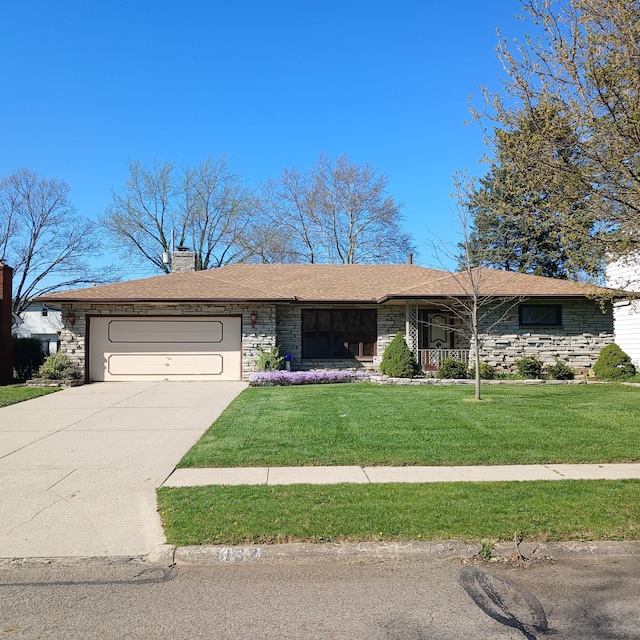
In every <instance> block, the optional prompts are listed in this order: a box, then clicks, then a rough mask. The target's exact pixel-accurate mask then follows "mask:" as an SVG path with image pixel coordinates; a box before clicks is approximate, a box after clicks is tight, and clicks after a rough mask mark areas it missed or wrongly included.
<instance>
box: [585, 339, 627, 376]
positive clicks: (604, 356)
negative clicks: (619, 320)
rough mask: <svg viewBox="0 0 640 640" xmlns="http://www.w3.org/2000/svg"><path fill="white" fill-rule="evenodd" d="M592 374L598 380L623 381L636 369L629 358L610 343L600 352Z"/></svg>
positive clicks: (614, 344)
mask: <svg viewBox="0 0 640 640" xmlns="http://www.w3.org/2000/svg"><path fill="white" fill-rule="evenodd" d="M593 372H594V373H595V374H596V378H599V379H600V380H611V381H624V380H628V379H629V378H632V377H633V376H634V375H635V374H636V368H635V366H634V365H633V363H632V362H631V358H630V357H629V356H628V355H627V354H626V353H625V352H624V351H623V350H622V349H621V348H620V347H619V346H618V345H617V344H616V343H615V342H612V343H611V344H609V345H607V346H606V347H604V348H603V349H602V350H601V351H600V355H599V356H598V360H597V362H596V363H595V364H594V365H593Z"/></svg>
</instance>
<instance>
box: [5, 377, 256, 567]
mask: <svg viewBox="0 0 640 640" xmlns="http://www.w3.org/2000/svg"><path fill="white" fill-rule="evenodd" d="M246 386H247V385H246V384H245V383H243V382H138V383H127V382H125V383H121V382H112V383H97V384H90V385H85V386H81V387H75V388H72V389H66V390H64V391H60V392H57V393H54V394H51V395H47V396H44V397H40V398H36V399H34V400H29V401H28V402H22V403H19V404H15V405H11V406H9V407H3V408H0V558H20V557H32V558H33V557H46V558H58V557H79V556H85V557H86V556H137V555H145V554H147V553H150V552H151V551H153V550H154V549H155V548H156V547H157V546H158V545H160V544H163V543H164V542H165V538H164V535H163V532H162V527H161V525H160V517H159V515H158V513H157V511H156V496H155V489H156V487H159V486H160V485H161V484H162V483H163V482H164V480H165V479H166V478H167V476H169V474H170V473H171V472H172V471H173V469H174V467H175V465H176V464H177V462H178V461H179V460H180V458H181V457H182V456H183V455H184V454H185V453H186V452H187V451H188V450H189V449H190V448H191V446H192V445H193V444H194V443H195V442H196V441H197V440H198V439H199V438H200V436H201V435H202V434H203V433H204V431H205V430H206V429H207V428H208V427H209V426H210V425H211V423H212V422H213V421H214V420H215V419H216V418H217V417H218V416H219V415H220V413H222V411H223V410H224V409H225V408H226V407H227V405H228V404H229V403H230V402H231V401H232V400H233V399H234V398H235V397H236V396H237V395H238V394H239V393H240V392H241V391H242V390H243V389H244V388H245V387H246Z"/></svg>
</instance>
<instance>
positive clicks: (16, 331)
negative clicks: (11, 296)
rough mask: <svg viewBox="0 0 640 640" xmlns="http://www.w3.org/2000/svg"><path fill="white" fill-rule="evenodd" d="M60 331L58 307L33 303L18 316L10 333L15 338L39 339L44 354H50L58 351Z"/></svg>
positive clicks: (60, 323)
mask: <svg viewBox="0 0 640 640" xmlns="http://www.w3.org/2000/svg"><path fill="white" fill-rule="evenodd" d="M61 329H62V311H61V309H60V307H58V306H55V305H47V304H41V303H35V302H33V303H31V304H30V305H29V306H28V307H27V308H26V310H25V311H23V312H22V313H21V314H20V316H19V318H18V322H16V323H15V324H14V326H13V331H12V333H13V335H14V336H16V337H17V338H39V339H40V340H41V341H42V343H43V344H44V346H45V353H48V354H52V353H55V352H56V351H57V350H58V342H59V340H60V330H61Z"/></svg>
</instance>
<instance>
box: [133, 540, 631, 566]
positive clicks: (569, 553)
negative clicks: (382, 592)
mask: <svg viewBox="0 0 640 640" xmlns="http://www.w3.org/2000/svg"><path fill="white" fill-rule="evenodd" d="M164 546H165V547H167V548H166V549H164V550H163V551H162V553H160V554H157V555H156V556H154V557H153V558H152V555H153V554H151V555H150V556H147V558H145V562H149V563H153V564H157V563H159V562H168V561H169V559H170V558H171V559H172V563H173V564H174V565H176V566H190V565H216V564H217V565H225V564H227V565H228V564H255V563H264V564H278V563H282V562H293V563H300V564H312V563H322V562H341V563H344V562H347V563H348V562H375V561H381V560H406V559H415V560H471V559H473V558H478V557H479V553H480V550H481V548H483V545H480V544H479V543H465V542H463V541H461V540H446V541H439V542H430V541H414V542H347V543H340V544H333V543H327V544H306V543H292V544H274V545H255V546H254V545H251V546H237V547H224V546H216V545H202V546H188V547H175V548H174V547H171V546H170V545H164ZM163 554H164V555H163ZM627 556H640V542H553V543H534V542H526V543H520V544H518V545H517V546H516V544H515V543H513V542H502V543H496V544H493V545H491V554H490V557H491V559H495V560H504V561H509V560H520V561H522V560H525V561H526V560H541V559H545V560H565V559H573V558H587V557H588V558H604V557H607V558H612V557H627Z"/></svg>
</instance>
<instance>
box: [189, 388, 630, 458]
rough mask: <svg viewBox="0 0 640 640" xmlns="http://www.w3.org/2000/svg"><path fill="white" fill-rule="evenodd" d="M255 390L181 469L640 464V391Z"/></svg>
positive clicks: (218, 423) (207, 435) (238, 402)
mask: <svg viewBox="0 0 640 640" xmlns="http://www.w3.org/2000/svg"><path fill="white" fill-rule="evenodd" d="M483 394H484V398H485V400H484V401H482V402H480V403H477V402H474V401H473V399H472V398H473V390H472V389H471V388H470V387H456V386H450V387H444V386H443V387H439V386H422V387H407V386H397V387H396V386H378V385H374V384H367V383H357V384H341V385H318V386H304V387H267V388H249V389H246V390H245V391H243V392H242V394H240V396H239V397H238V398H237V399H236V400H235V401H234V402H233V403H232V404H231V405H230V406H229V407H228V409H227V410H226V411H225V412H224V413H223V415H222V416H221V417H220V418H219V419H218V420H217V421H216V422H215V423H214V424H213V426H212V427H211V428H210V429H209V430H208V431H207V432H206V433H205V434H204V436H203V437H202V438H201V439H200V441H199V442H198V443H197V444H196V445H195V446H194V447H193V448H192V449H191V451H189V452H188V453H187V454H186V456H185V457H184V458H183V460H182V461H181V462H180V464H179V466H181V467H236V466H300V465H367V466H372V465H391V466H400V465H489V464H545V463H562V462H565V463H581V462H584V463H596V462H632V461H638V460H640V437H639V435H640V434H639V430H640V389H638V388H635V387H626V386H618V385H579V386H576V385H566V386H565V385H562V386H547V385H540V386H525V385H518V386H487V387H485V388H484V390H483Z"/></svg>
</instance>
